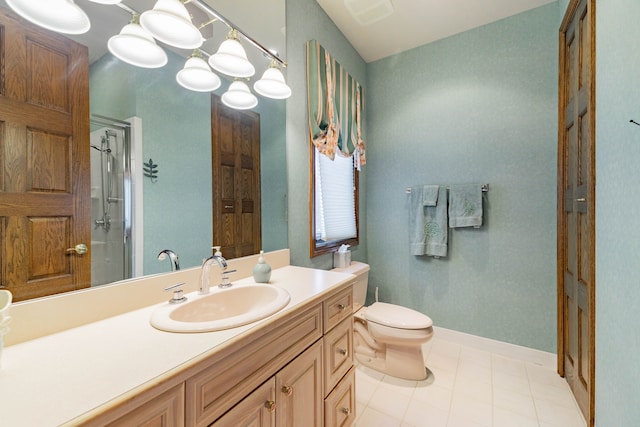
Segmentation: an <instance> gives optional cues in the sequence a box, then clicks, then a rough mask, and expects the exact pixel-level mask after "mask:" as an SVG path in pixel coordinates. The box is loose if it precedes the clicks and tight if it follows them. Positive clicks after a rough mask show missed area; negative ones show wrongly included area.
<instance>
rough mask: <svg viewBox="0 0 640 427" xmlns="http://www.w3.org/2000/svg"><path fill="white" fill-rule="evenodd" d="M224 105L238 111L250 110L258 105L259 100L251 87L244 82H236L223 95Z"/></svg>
mask: <svg viewBox="0 0 640 427" xmlns="http://www.w3.org/2000/svg"><path fill="white" fill-rule="evenodd" d="M221 100H222V103H223V104H224V105H226V106H227V107H230V108H235V109H236V110H249V109H251V108H253V107H255V106H256V105H258V98H256V96H255V95H254V94H253V93H251V91H250V90H249V86H247V84H246V83H245V82H243V81H242V80H238V79H236V80H234V81H233V82H232V83H231V84H230V85H229V89H227V91H226V92H225V93H223V94H222V97H221Z"/></svg>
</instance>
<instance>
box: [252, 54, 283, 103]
mask: <svg viewBox="0 0 640 427" xmlns="http://www.w3.org/2000/svg"><path fill="white" fill-rule="evenodd" d="M253 89H254V90H255V91H256V92H258V93H259V94H260V95H262V96H266V97H267V98H273V99H286V98H288V97H290V96H291V88H290V87H289V86H287V84H286V83H285V81H284V76H283V75H282V71H280V68H279V67H278V63H277V62H276V61H275V60H273V59H272V60H271V63H270V64H269V68H267V69H266V70H265V72H264V74H263V75H262V78H261V79H260V80H258V81H257V82H255V83H254V84H253Z"/></svg>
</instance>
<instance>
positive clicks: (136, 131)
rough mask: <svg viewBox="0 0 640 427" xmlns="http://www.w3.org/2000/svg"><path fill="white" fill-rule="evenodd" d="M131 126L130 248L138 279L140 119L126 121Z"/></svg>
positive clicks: (141, 206) (141, 252) (141, 238)
mask: <svg viewBox="0 0 640 427" xmlns="http://www.w3.org/2000/svg"><path fill="white" fill-rule="evenodd" d="M127 121H128V122H129V123H130V124H131V141H130V142H131V186H132V187H133V188H132V200H131V210H132V220H133V223H132V226H131V230H132V234H133V236H132V238H133V242H132V247H131V250H132V252H133V262H132V267H133V271H132V274H133V277H140V276H142V275H143V274H144V271H143V266H144V226H143V221H142V219H143V218H144V196H143V192H142V187H143V182H144V179H143V175H142V163H143V162H144V160H143V159H142V119H141V118H140V117H135V116H134V117H131V118H129V119H127Z"/></svg>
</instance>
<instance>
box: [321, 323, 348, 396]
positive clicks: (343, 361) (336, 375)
mask: <svg viewBox="0 0 640 427" xmlns="http://www.w3.org/2000/svg"><path fill="white" fill-rule="evenodd" d="M323 339H324V395H325V396H326V395H328V394H329V393H330V392H331V390H333V388H334V387H335V386H336V384H337V383H338V381H340V379H341V378H342V377H343V376H344V374H346V373H347V371H348V370H349V369H350V368H351V366H352V365H353V316H349V317H348V318H347V319H344V320H343V321H342V322H341V323H340V324H339V325H338V326H336V327H335V328H333V329H332V330H331V331H329V332H328V333H327V334H326V335H325V336H324V338H323Z"/></svg>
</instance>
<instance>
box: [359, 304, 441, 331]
mask: <svg viewBox="0 0 640 427" xmlns="http://www.w3.org/2000/svg"><path fill="white" fill-rule="evenodd" d="M364 317H365V319H367V320H368V321H370V322H375V323H379V324H381V325H385V326H390V327H392V328H399V329H425V328H429V327H431V326H432V325H433V321H432V320H431V319H430V318H429V317H428V316H425V315H424V314H422V313H420V312H417V311H415V310H412V309H410V308H407V307H402V306H399V305H395V304H387V303H384V302H374V303H373V304H371V305H370V306H369V307H367V310H366V311H365V313H364Z"/></svg>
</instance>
